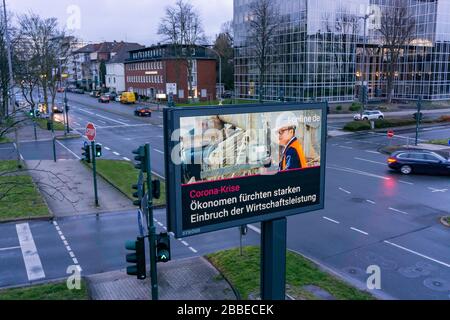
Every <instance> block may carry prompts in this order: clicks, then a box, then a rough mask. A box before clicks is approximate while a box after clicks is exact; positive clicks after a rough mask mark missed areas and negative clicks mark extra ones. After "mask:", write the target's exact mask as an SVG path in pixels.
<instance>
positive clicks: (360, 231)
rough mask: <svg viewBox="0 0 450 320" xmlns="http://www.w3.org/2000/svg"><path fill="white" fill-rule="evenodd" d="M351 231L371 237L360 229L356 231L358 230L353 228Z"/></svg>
mask: <svg viewBox="0 0 450 320" xmlns="http://www.w3.org/2000/svg"><path fill="white" fill-rule="evenodd" d="M350 229H352V230H353V231H356V232H359V233H362V234H363V235H366V236H368V235H369V234H368V233H367V232H365V231H362V230H359V229H356V228H353V227H351V228H350Z"/></svg>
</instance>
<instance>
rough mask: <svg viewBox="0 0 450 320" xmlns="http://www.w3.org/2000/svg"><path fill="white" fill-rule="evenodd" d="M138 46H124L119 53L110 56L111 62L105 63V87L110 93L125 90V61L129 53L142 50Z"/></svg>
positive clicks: (141, 47)
mask: <svg viewBox="0 0 450 320" xmlns="http://www.w3.org/2000/svg"><path fill="white" fill-rule="evenodd" d="M143 48H144V47H143V46H141V45H138V44H128V45H124V46H123V47H122V48H121V49H120V50H119V51H117V52H114V53H113V54H112V57H111V60H109V62H107V63H106V78H105V82H106V83H105V85H106V88H108V89H109V91H110V92H117V93H121V92H123V91H126V88H125V64H124V62H125V60H126V59H127V58H128V57H129V53H128V52H129V51H132V50H138V49H143Z"/></svg>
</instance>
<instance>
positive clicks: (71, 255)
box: [69, 251, 75, 259]
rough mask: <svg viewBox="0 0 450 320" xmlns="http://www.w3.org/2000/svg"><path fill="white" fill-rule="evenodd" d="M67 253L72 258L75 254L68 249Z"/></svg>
mask: <svg viewBox="0 0 450 320" xmlns="http://www.w3.org/2000/svg"><path fill="white" fill-rule="evenodd" d="M69 255H70V257H71V258H72V259H73V258H75V255H74V254H73V252H72V251H69Z"/></svg>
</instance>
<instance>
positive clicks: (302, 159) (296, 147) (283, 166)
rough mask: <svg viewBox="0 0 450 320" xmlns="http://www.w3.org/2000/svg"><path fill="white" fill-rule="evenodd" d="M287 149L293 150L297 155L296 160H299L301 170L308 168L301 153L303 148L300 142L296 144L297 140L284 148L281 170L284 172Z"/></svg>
mask: <svg viewBox="0 0 450 320" xmlns="http://www.w3.org/2000/svg"><path fill="white" fill-rule="evenodd" d="M289 148H294V149H295V151H296V152H297V154H298V158H299V159H300V164H301V166H302V168H306V167H307V166H308V163H307V161H306V157H305V153H304V152H303V148H302V146H301V145H300V142H298V140H297V139H295V140H294V141H292V142H291V143H290V144H289V145H288V146H287V147H286V150H285V151H284V153H283V161H282V164H281V170H286V153H287V151H288V149H289Z"/></svg>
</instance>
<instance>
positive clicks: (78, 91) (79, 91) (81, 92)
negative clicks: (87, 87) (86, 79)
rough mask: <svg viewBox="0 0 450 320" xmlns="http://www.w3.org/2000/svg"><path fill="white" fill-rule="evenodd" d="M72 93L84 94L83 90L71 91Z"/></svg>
mask: <svg viewBox="0 0 450 320" xmlns="http://www.w3.org/2000/svg"><path fill="white" fill-rule="evenodd" d="M72 92H73V93H76V94H84V90H83V89H73V90H72Z"/></svg>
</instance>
